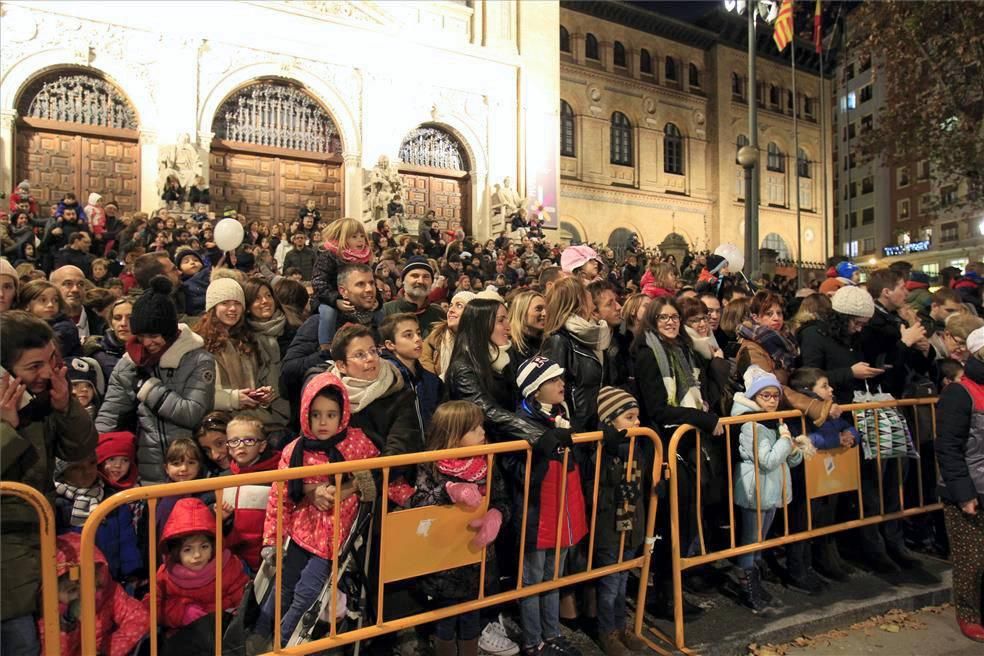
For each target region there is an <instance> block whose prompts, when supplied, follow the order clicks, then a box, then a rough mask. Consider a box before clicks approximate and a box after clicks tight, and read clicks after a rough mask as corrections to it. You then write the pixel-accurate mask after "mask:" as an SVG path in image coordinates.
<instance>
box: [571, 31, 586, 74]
mask: <svg viewBox="0 0 984 656" xmlns="http://www.w3.org/2000/svg"><path fill="white" fill-rule="evenodd" d="M571 55H573V57H574V63H575V64H577V65H578V66H584V35H583V34H581V33H580V32H572V33H571Z"/></svg>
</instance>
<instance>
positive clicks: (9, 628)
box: [0, 615, 41, 656]
mask: <svg viewBox="0 0 984 656" xmlns="http://www.w3.org/2000/svg"><path fill="white" fill-rule="evenodd" d="M0 647H3V649H0V651H2V652H3V656H37V654H40V653H41V641H40V640H39V638H38V625H37V620H35V619H34V616H33V615H21V616H20V617H12V618H10V619H9V620H4V621H3V622H0Z"/></svg>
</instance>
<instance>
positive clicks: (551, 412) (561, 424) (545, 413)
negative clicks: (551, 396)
mask: <svg viewBox="0 0 984 656" xmlns="http://www.w3.org/2000/svg"><path fill="white" fill-rule="evenodd" d="M523 409H524V410H526V412H528V413H529V414H530V416H531V417H535V418H537V419H539V420H541V421H544V422H547V423H550V424H552V425H553V427H554V428H570V427H571V421H570V414H569V413H568V411H567V404H566V403H560V404H558V405H547V404H546V403H540V402H539V401H537V400H536V399H535V398H534V397H533V396H530V397H529V398H528V399H524V400H523Z"/></svg>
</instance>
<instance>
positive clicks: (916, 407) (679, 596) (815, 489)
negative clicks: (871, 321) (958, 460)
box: [666, 397, 942, 651]
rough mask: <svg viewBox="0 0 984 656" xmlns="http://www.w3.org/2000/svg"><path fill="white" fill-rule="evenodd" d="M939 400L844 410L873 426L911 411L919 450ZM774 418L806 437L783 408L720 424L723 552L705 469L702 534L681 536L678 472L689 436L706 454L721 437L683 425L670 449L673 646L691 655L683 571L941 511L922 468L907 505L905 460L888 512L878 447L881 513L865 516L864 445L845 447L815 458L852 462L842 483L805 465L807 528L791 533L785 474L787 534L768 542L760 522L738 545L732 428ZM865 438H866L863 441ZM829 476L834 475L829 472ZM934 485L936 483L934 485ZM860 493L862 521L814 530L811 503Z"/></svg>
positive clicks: (794, 414)
mask: <svg viewBox="0 0 984 656" xmlns="http://www.w3.org/2000/svg"><path fill="white" fill-rule="evenodd" d="M936 401H937V399H936V398H935V397H933V398H920V399H901V400H893V401H882V402H871V403H854V404H849V405H842V406H840V407H841V410H842V411H843V413H844V414H845V415H847V414H848V413H852V414H854V415H855V417H857V415H858V413H863V412H864V411H866V410H871V411H873V413H874V422H875V424H876V425H877V423H878V411H879V410H882V409H885V408H911V409H912V412H913V413H914V421H911V424H912V427H911V428H910V430H911V433H912V440H913V442H914V443H915V448H916V450H918V449H919V444H920V441H921V437H922V435H921V434H920V433H921V431H920V427H919V412H920V410H921V411H922V412H929V414H930V419H931V426H932V439H934V440H935V439H936ZM769 420H779V421H780V422H781V423H786V422H790V421H792V422H793V423H794V424H798V425H799V426H800V431H799V432H797V431H796V430H793V428H792V427H790V431H791V432H792V434H793V435H794V436H796V435H798V434H801V433H806V432H807V430H806V417H805V416H804V415H803V414H802V413H801V412H799V411H798V410H784V411H779V412H766V413H755V414H752V413H749V414H745V415H740V416H737V417H726V418H722V419H721V423H722V424H723V425H724V429H725V431H724V436H723V439H724V440H725V445H726V449H725V457H726V460H727V474H728V476H727V481H725V482H726V483H727V488H728V513H729V515H728V519H729V522H728V524H729V532H730V545H729V546H728V547H726V548H724V549H718V550H716V551H709V550H708V549H707V545H706V543H705V540H704V517H703V514H704V508H703V504H702V503H701V475H702V474H701V467H700V466H699V465H698V466H697V467H696V470H695V472H696V473H695V476H694V488H695V494H694V496H695V497H696V513H697V522H696V525H697V535H696V536H683V535H681V532H680V513H681V508H680V489H679V485H680V477H679V475H678V469H679V462H678V460H679V458H678V455H679V453H680V450H681V447H680V442H681V441H682V440H683V439H684V438H685V437H687V436H689V435H694V436H695V440H696V453H697V454H700V453H701V441H702V440H718V439H722V437H714V436H708V435H702V434H701V432H700V431H699V430H698V429H697V428H696V427H695V426H692V425H690V424H686V425H683V426H680V427H679V428H678V429H677V430H676V431H675V432H674V433H673V435H672V437H671V438H670V442H669V447H668V449H667V457H666V466H667V469H668V478H669V481H670V531H671V545H672V568H673V571H672V576H673V597H674V611H673V612H674V629H675V631H674V639H673V643H674V644H675V645H676V647H677V648H678V649H681V650H684V651H686V642H685V639H684V620H683V605H682V600H683V572H684V570H687V569H691V568H694V567H698V566H700V565H705V564H708V563H712V562H716V561H720V560H725V559H728V558H733V557H735V556H741V555H743V554H747V553H752V552H756V551H761V550H763V549H769V548H771V547H778V546H782V545H786V544H790V543H793V542H800V541H803V540H809V539H811V538H815V537H819V536H823V535H828V534H831V533H837V532H840V531H845V530H848V529H853V528H859V527H862V526H867V525H870V524H877V523H879V522H884V521H889V520H894V519H900V518H904V517H911V516H913V515H919V514H922V513H926V512H930V511H934V510H939V509H941V508H942V505H941V504H940V503H938V502H937V503H929V504H927V503H926V500H925V496H924V481H923V473H922V468H921V467H919V466H916V467H914V469H915V471H916V486H917V492H918V503H917V504H916V505H915V506H912V505H910V507H906V495H905V490H904V485H903V483H904V480H903V476H902V472H903V469H902V458H901V457H898V458H891V459H890V460H894V461H895V464H896V467H897V468H898V474H899V476H898V480H899V485H898V496H899V508H900V510H899V511H897V512H890V513H886V512H885V490H884V485H883V483H884V474H883V468H882V464H883V463H882V455H881V449H875V456H876V457H875V458H874V459H872V460H870V462H877V465H878V466H877V479H878V501H879V504H878V509H879V512H878V514H875V515H869V516H865V511H864V500H863V498H862V491H861V488H862V467H861V460H862V457H863V456H862V454H860V453H858V452H857V451H855V449H860V448H861V446H860V445H857V446H855V447H850V448H847V447H841V448H840V449H833V450H831V451H818V452H817V455H816V456H814V460H817V459H822V458H823V457H825V456H824V454H828V455H829V456H830V457H837V458H838V459H839V462H840V464H842V465H843V464H845V463H850V464H849V466H848V467H849V468H844V467H840V469H841V475H839V476H838V480H836V481H834V482H833V483H831V481H828V480H825V479H824V475H823V470H822V468H819V467H818V466H808V464H807V461H805V460H804V463H803V464H802V465H801V466H803V467H806V469H805V471H804V480H805V486H804V487H805V489H804V490H803V491H802V492H804V493H805V497H804V498H805V502H804V503H805V509H806V530H803V531H797V532H795V533H790V530H789V509H788V504H786V503H785V498H786V481H785V473H784V474H783V477H782V490H781V494H782V500H783V504H782V517H783V519H784V521H783V526H784V529H783V534H782V535H781V536H779V537H775V538H771V539H766V538H767V536H765V535H762V521H761V519H760V520H759V521H758V541H757V542H756V543H754V544H749V545H745V546H738V545H737V543H736V539H735V503H734V472H733V471H732V470H733V463H732V461H733V458H732V453H734V452H733V450H732V446H733V444H732V429H733V427H735V426H736V425H737V426H738V427H739V430H740V426H741V424H744V423H746V422H761V421H769ZM863 439H864V436H863V435H862V440H863ZM752 440H753V450H754V458H755V505H756V513H757V514H758V516H759V517H760V518H761V516H762V498H761V494H762V490H761V483H760V480H759V470H760V467H759V462H758V430H757V428H756V427H755V425H754V424H753V430H752ZM781 467H782V468H783V469H784V470H785V469H786V467H787V466H786V464H785V463H783V464H782V465H781ZM934 471H935V472H936V475H937V476H939V467H938V464H937V466H936V467H935V468H934ZM828 473H829V472H828ZM929 484H930V485H935V481H930V483H929ZM855 492H856V494H857V499H858V507H859V517H858V518H857V519H852V520H847V521H842V522H835V523H833V524H830V525H827V526H822V527H814V526H813V513H812V511H811V505H812V504H811V501H812V500H813V499H817V498H820V497H823V496H827V495H829V494H838V493H855ZM799 493H800V491H799V490H794V491H793V494H794V495H795V494H799ZM683 511H684V512H689V508H688V509H683ZM778 517H779V513H778V512H777V514H776V522H774V523H773V528H775V527H776V526H777V525H778V521H777V520H778ZM684 540H686V541H687V545H688V546H689V545H690V544H691V543H692V540H696V542H697V544H698V545H699V547H700V553H699V554H698V555H693V556H685V555H683V554H682V551H683V548H684V546H683V545H682V541H684Z"/></svg>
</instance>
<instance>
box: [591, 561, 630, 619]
mask: <svg viewBox="0 0 984 656" xmlns="http://www.w3.org/2000/svg"><path fill="white" fill-rule="evenodd" d="M632 556H633V554H631V553H629V550H628V549H626V550H625V558H631V557H632ZM617 562H618V547H608V548H603V547H598V550H597V552H596V554H595V560H594V566H595V567H604V566H605V565H614V564H615V563H617ZM628 584H629V572H628V570H626V571H624V572H617V573H615V574H609V575H608V576H603V577H601V578H600V579H598V633H600V634H601V635H605V634H607V633H611V632H612V631H616V630H618V629H622V628H624V627H625V621H626V619H627V617H628V613H627V612H626V610H625V589H626V587H627V586H628Z"/></svg>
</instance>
